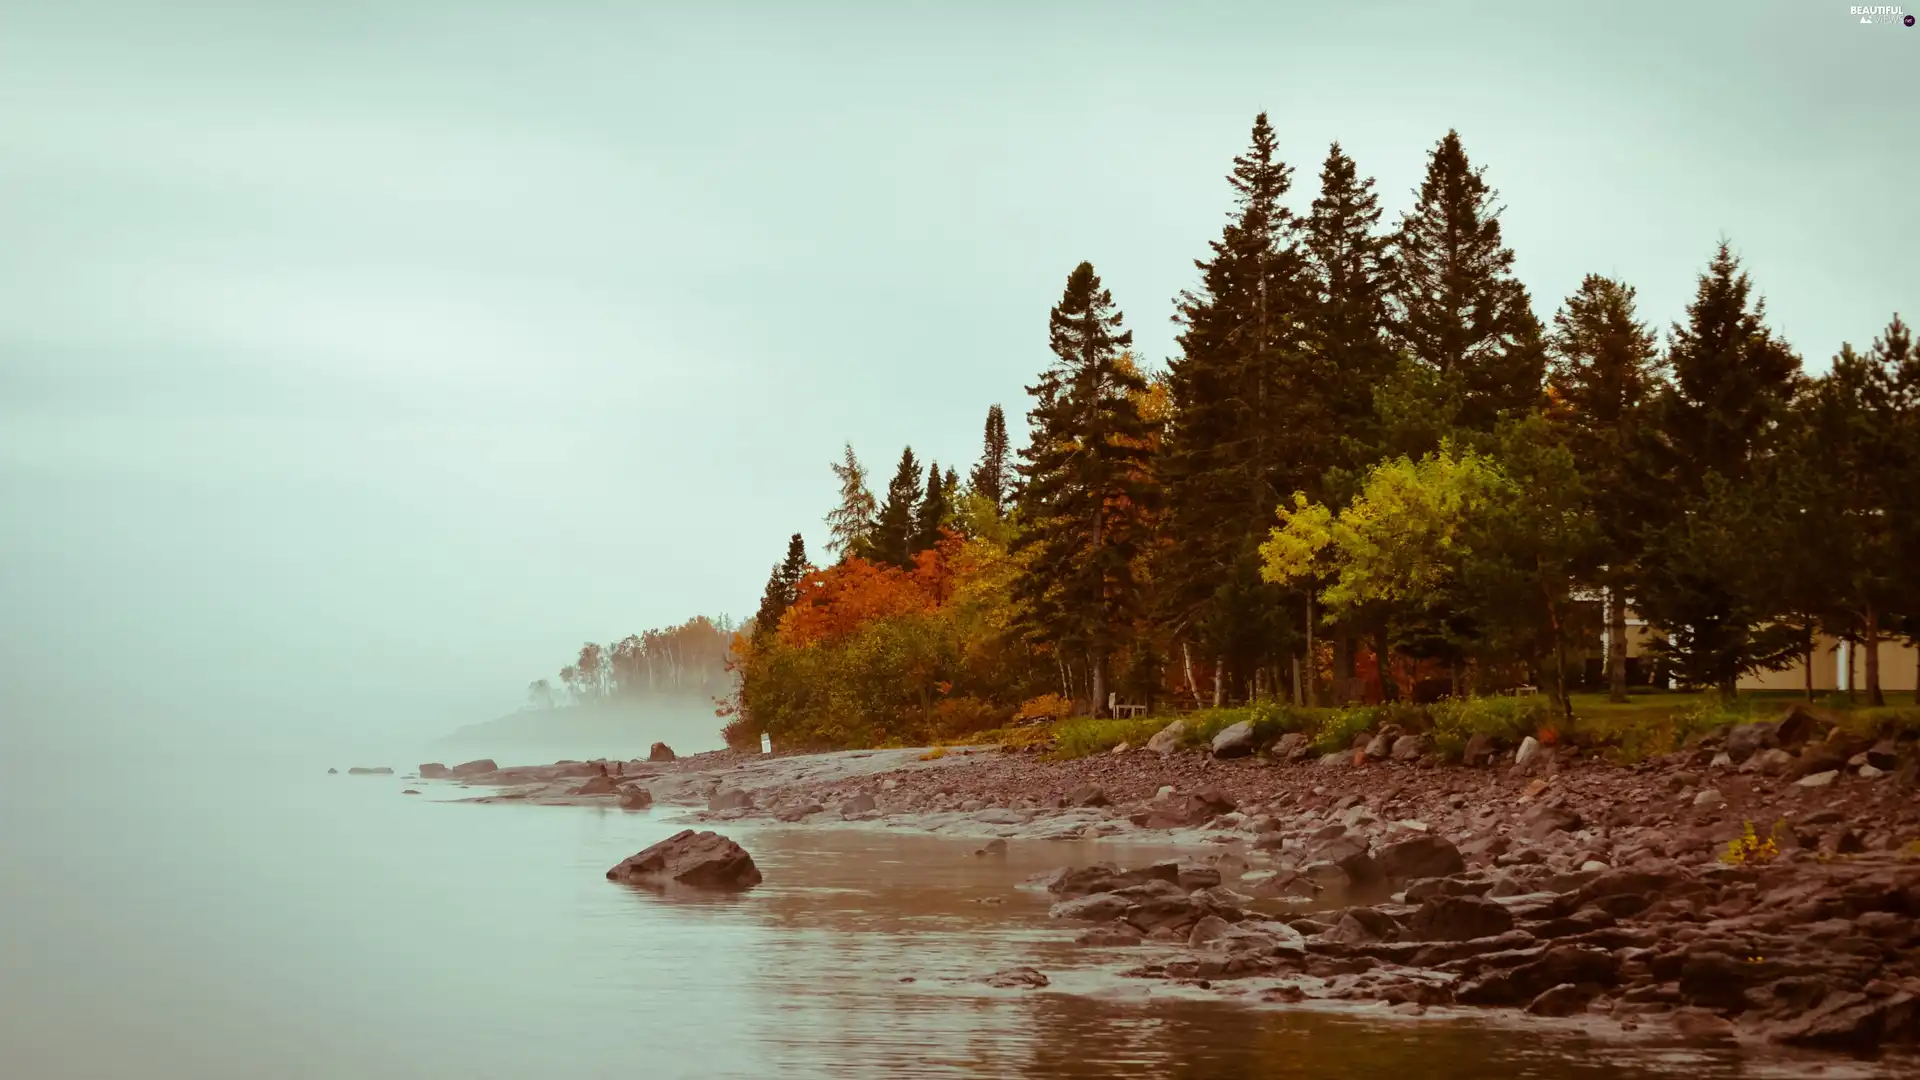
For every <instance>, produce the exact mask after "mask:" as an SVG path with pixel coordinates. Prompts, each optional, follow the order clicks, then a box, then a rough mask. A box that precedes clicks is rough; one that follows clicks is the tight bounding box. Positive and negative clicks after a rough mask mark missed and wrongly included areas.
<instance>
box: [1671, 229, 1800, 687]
mask: <svg viewBox="0 0 1920 1080" xmlns="http://www.w3.org/2000/svg"><path fill="white" fill-rule="evenodd" d="M1765 313H1766V307H1765V303H1764V301H1761V300H1758V299H1757V298H1755V297H1753V295H1752V284H1751V282H1750V281H1749V280H1748V278H1747V275H1746V274H1745V273H1743V272H1741V270H1740V266H1739V261H1738V260H1737V259H1735V258H1734V256H1733V253H1732V250H1731V248H1730V247H1729V246H1728V245H1727V244H1726V243H1724V242H1722V243H1721V244H1720V247H1719V249H1718V251H1717V252H1716V253H1715V255H1714V258H1713V261H1712V263H1711V264H1710V265H1709V266H1708V268H1707V271H1706V272H1705V273H1703V274H1701V275H1700V283H1699V287H1698V288H1697V290H1696V291H1695V295H1694V300H1693V303H1691V304H1689V305H1688V307H1687V321H1686V322H1685V323H1684V324H1675V326H1674V327H1673V332H1672V340H1671V343H1670V345H1669V347H1668V364H1669V366H1670V367H1671V369H1672V373H1673V381H1672V384H1671V385H1670V386H1668V387H1666V388H1665V389H1664V390H1663V391H1662V393H1661V394H1660V396H1659V397H1658V398H1657V399H1656V403H1655V405H1654V413H1653V417H1652V426H1653V427H1654V429H1655V430H1654V433H1653V434H1654V437H1653V440H1652V442H1653V445H1652V454H1651V459H1652V463H1653V465H1654V467H1655V469H1656V470H1657V471H1656V474H1655V475H1656V476H1657V477H1658V479H1659V481H1660V482H1661V483H1662V484H1663V488H1662V496H1663V498H1662V500H1661V503H1660V506H1659V512H1660V516H1659V517H1658V518H1657V519H1656V520H1655V522H1654V523H1653V524H1652V526H1651V527H1650V529H1649V532H1648V538H1647V553H1646V557H1645V559H1644V567H1645V570H1644V572H1643V574H1642V575H1641V577H1642V583H1641V589H1640V591H1641V600H1642V614H1644V615H1645V616H1646V617H1647V619H1648V620H1649V621H1650V622H1652V623H1653V624H1654V625H1656V626H1658V627H1660V628H1661V629H1662V630H1663V631H1665V632H1666V634H1667V635H1668V641H1667V644H1666V645H1665V646H1664V647H1663V649H1662V651H1663V653H1664V654H1665V656H1666V657H1667V658H1668V659H1670V660H1672V661H1674V662H1675V663H1676V664H1677V666H1678V669H1679V671H1680V674H1681V675H1682V676H1683V677H1685V678H1686V680H1687V681H1688V682H1689V683H1691V684H1693V685H1703V686H1714V687H1717V688H1718V689H1719V690H1720V692H1721V694H1722V695H1724V696H1727V697H1731V696H1732V695H1733V693H1734V688H1735V685H1736V683H1737V681H1738V679H1739V677H1740V675H1741V674H1743V673H1744V672H1747V671H1751V670H1753V669H1755V668H1756V667H1759V666H1762V665H1764V664H1766V663H1768V662H1770V661H1771V660H1772V659H1774V657H1775V656H1776V655H1777V653H1778V649H1777V647H1776V645H1775V644H1774V643H1773V642H1772V641H1771V640H1770V634H1768V633H1766V632H1762V630H1761V627H1762V625H1763V624H1764V623H1766V622H1767V621H1768V620H1770V619H1771V618H1773V617H1774V616H1775V615H1777V614H1778V612H1777V611H1774V610H1772V608H1773V607H1776V606H1777V598H1776V597H1775V596H1773V595H1772V591H1771V590H1770V589H1768V588H1766V586H1765V585H1764V578H1765V574H1764V569H1765V567H1764V565H1763V563H1764V560H1765V557H1766V555H1765V545H1763V544H1758V543H1753V542H1750V541H1749V539H1746V538H1748V537H1749V536H1750V534H1752V533H1754V532H1756V531H1763V530H1764V527H1765V522H1766V516H1765V514H1763V513H1762V512H1761V511H1762V508H1764V507H1765V506H1767V505H1769V503H1768V500H1767V498H1766V493H1765V492H1764V491H1762V490H1760V488H1761V487H1762V486H1763V484H1762V483H1760V481H1759V473H1760V472H1761V470H1760V468H1759V466H1760V465H1762V464H1764V460H1763V458H1764V450H1765V443H1764V441H1763V437H1764V436H1765V435H1766V434H1767V433H1768V431H1769V430H1770V429H1771V428H1773V427H1774V426H1775V425H1776V424H1777V423H1778V422H1779V421H1780V420H1781V419H1782V418H1783V417H1784V416H1785V415H1786V410H1787V409H1788V407H1789V405H1790V403H1791V399H1792V396H1793V393H1794V388H1795V385H1796V383H1797V382H1798V380H1799V375H1800V360H1799V357H1797V356H1795V355H1794V354H1793V352H1792V350H1790V349H1788V348H1787V346H1786V345H1785V343H1783V342H1781V341H1780V340H1779V339H1777V338H1775V337H1774V336H1773V334H1772V332H1771V331H1769V330H1768V329H1767V328H1766V325H1765Z"/></svg>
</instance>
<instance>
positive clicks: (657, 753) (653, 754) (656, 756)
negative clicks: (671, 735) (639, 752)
mask: <svg viewBox="0 0 1920 1080" xmlns="http://www.w3.org/2000/svg"><path fill="white" fill-rule="evenodd" d="M647 760H648V761H678V760H679V755H677V754H675V753H674V752H673V747H671V746H668V745H667V744H666V743H663V742H657V743H654V744H653V746H652V747H651V748H650V749H648V750H647Z"/></svg>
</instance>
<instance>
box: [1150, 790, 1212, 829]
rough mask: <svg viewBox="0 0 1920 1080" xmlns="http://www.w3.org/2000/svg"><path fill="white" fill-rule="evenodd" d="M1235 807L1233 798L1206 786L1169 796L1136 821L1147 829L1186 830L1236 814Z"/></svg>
mask: <svg viewBox="0 0 1920 1080" xmlns="http://www.w3.org/2000/svg"><path fill="white" fill-rule="evenodd" d="M1235 808H1236V804H1235V803H1234V801H1233V799H1232V798H1230V797H1229V796H1227V795H1226V794H1224V793H1222V792H1221V791H1220V789H1219V788H1215V787H1205V788H1201V789H1200V790H1199V791H1190V792H1187V793H1186V794H1175V795H1172V796H1169V797H1168V798H1166V799H1165V800H1163V801H1162V802H1160V804H1159V805H1157V806H1154V807H1152V808H1150V809H1148V810H1146V811H1144V812H1142V813H1139V814H1135V815H1134V816H1133V818H1132V820H1133V823H1134V824H1136V825H1138V826H1140V827H1141V828H1144V829H1186V828H1192V827H1194V826H1196V825H1205V824H1206V823H1207V822H1209V821H1212V820H1213V819H1214V818H1217V817H1219V816H1220V815H1222V814H1230V813H1232V812H1233V811H1234V809H1235Z"/></svg>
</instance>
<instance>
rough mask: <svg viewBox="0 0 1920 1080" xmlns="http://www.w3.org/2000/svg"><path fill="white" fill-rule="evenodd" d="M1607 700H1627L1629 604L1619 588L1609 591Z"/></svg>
mask: <svg viewBox="0 0 1920 1080" xmlns="http://www.w3.org/2000/svg"><path fill="white" fill-rule="evenodd" d="M1607 700H1608V701H1611V702H1613V703H1614V704H1616V705H1623V704H1625V703H1626V700H1627V604H1626V600H1625V598H1624V597H1622V596H1621V595H1620V592H1619V590H1617V589H1610V590H1608V592H1607Z"/></svg>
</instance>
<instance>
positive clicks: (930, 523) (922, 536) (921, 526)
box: [913, 461, 953, 554]
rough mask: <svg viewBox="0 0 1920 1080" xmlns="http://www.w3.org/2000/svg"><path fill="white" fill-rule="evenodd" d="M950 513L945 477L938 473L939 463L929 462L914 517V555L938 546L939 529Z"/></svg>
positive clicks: (950, 507)
mask: <svg viewBox="0 0 1920 1080" xmlns="http://www.w3.org/2000/svg"><path fill="white" fill-rule="evenodd" d="M952 511H953V505H952V501H951V500H950V499H949V498H948V488H947V483H946V477H945V476H944V475H943V474H942V473H941V472H940V463H939V462H937V461H935V462H930V463H929V464H928V465H927V487H926V493H925V494H924V495H922V496H921V497H920V507H919V510H918V512H917V513H916V515H915V517H914V529H913V535H914V539H913V550H914V552H915V553H916V554H917V553H919V552H922V551H925V550H927V549H928V548H931V547H937V546H939V543H940V529H941V527H942V526H944V525H945V524H946V523H947V518H948V516H949V515H950V514H951V513H952Z"/></svg>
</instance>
